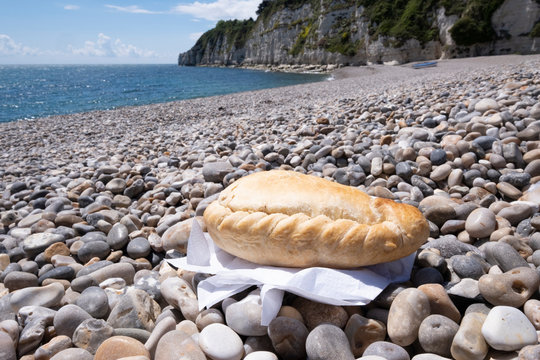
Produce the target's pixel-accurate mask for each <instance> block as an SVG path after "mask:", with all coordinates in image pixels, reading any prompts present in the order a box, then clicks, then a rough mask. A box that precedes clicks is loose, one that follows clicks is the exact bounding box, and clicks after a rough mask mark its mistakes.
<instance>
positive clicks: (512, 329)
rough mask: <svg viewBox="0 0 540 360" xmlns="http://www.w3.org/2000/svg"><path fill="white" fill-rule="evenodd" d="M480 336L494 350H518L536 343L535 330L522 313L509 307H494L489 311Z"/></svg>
mask: <svg viewBox="0 0 540 360" xmlns="http://www.w3.org/2000/svg"><path fill="white" fill-rule="evenodd" d="M482 335H483V336H484V338H485V339H486V342H487V343H488V344H489V345H490V346H491V347H492V348H494V349H496V350H503V351H513V350H519V349H521V348H522V347H524V346H526V345H535V344H537V343H538V337H537V335H536V329H535V328H534V326H533V324H531V322H530V321H529V319H527V317H526V316H525V314H524V313H522V312H521V311H519V310H518V309H516V308H513V307H510V306H495V307H494V308H493V309H491V310H490V312H489V314H488V316H487V318H486V321H485V322H484V325H482Z"/></svg>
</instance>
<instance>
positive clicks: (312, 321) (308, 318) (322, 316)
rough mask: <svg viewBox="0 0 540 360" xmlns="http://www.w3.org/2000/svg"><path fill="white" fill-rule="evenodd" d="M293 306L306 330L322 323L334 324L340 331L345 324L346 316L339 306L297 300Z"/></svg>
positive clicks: (301, 299) (302, 299)
mask: <svg viewBox="0 0 540 360" xmlns="http://www.w3.org/2000/svg"><path fill="white" fill-rule="evenodd" d="M293 306H294V307H295V308H296V309H297V310H298V311H299V312H300V314H301V315H302V318H303V319H304V322H305V324H306V327H307V328H308V330H313V329H314V328H315V327H317V326H318V325H320V324H322V323H329V324H334V325H336V326H337V327H339V328H340V329H343V328H344V327H345V324H347V319H348V315H347V312H346V311H345V309H343V307H341V306H335V305H329V304H323V303H318V302H315V301H310V300H307V299H305V298H300V297H299V298H297V299H296V300H295V301H294V303H293Z"/></svg>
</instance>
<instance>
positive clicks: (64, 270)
mask: <svg viewBox="0 0 540 360" xmlns="http://www.w3.org/2000/svg"><path fill="white" fill-rule="evenodd" d="M74 278H75V269H73V267H71V266H58V267H55V268H54V269H51V270H49V271H47V272H46V273H45V274H43V275H41V276H40V277H39V279H38V282H39V283H40V284H42V283H43V282H44V281H45V280H47V279H59V280H67V281H71V280H73V279H74Z"/></svg>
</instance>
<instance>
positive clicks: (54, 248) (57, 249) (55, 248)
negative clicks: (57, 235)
mask: <svg viewBox="0 0 540 360" xmlns="http://www.w3.org/2000/svg"><path fill="white" fill-rule="evenodd" d="M43 255H44V257H45V261H47V262H51V258H52V257H53V256H54V255H63V256H69V255H71V253H70V252H69V248H68V247H67V245H66V244H64V243H63V242H57V243H54V244H52V245H51V246H49V247H48V248H47V249H45V251H44V253H43Z"/></svg>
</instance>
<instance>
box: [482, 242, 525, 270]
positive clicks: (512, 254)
mask: <svg viewBox="0 0 540 360" xmlns="http://www.w3.org/2000/svg"><path fill="white" fill-rule="evenodd" d="M479 249H480V250H481V251H482V252H483V253H484V256H485V258H486V260H487V261H488V262H489V263H490V264H491V265H497V266H499V268H501V270H502V271H504V272H506V271H510V270H512V269H515V268H518V267H528V266H529V264H528V263H527V261H526V260H525V259H524V258H523V257H521V255H520V254H519V253H518V252H517V250H516V249H514V248H513V247H512V245H510V244H508V243H505V242H502V241H500V242H488V243H485V244H483V245H481V246H480V247H479Z"/></svg>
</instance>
